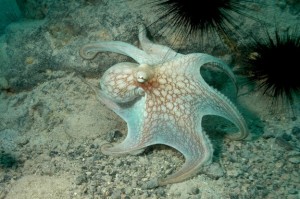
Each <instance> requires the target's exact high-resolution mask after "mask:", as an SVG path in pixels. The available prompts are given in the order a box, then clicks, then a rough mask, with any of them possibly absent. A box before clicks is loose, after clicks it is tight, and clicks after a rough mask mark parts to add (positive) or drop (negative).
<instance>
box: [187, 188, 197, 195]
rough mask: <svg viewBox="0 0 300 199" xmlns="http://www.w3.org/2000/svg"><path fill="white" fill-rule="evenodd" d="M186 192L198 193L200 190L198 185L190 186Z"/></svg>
mask: <svg viewBox="0 0 300 199" xmlns="http://www.w3.org/2000/svg"><path fill="white" fill-rule="evenodd" d="M188 193H189V194H192V195H198V194H199V193H200V190H199V188H198V187H191V188H190V190H189V191H188Z"/></svg>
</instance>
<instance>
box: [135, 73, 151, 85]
mask: <svg viewBox="0 0 300 199" xmlns="http://www.w3.org/2000/svg"><path fill="white" fill-rule="evenodd" d="M136 78H137V81H138V82H140V83H144V82H146V81H147V80H148V78H149V77H148V74H147V73H146V71H138V72H137V73H136Z"/></svg>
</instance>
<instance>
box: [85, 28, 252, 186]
mask: <svg viewBox="0 0 300 199" xmlns="http://www.w3.org/2000/svg"><path fill="white" fill-rule="evenodd" d="M139 40H140V45H141V48H142V49H143V50H141V49H139V48H137V47H135V46H132V45H130V44H127V43H124V42H120V41H102V42H98V43H93V44H87V45H85V46H83V47H82V48H81V51H80V55H81V56H82V57H83V58H85V59H93V58H94V57H95V56H96V55H97V53H99V52H105V51H110V52H115V53H120V54H123V55H127V56H130V57H132V58H133V59H134V60H135V61H136V62H137V63H129V62H123V63H119V64H116V65H114V66H112V67H111V68H109V69H108V70H107V71H106V72H105V73H104V74H103V76H102V78H101V80H100V86H101V89H100V91H99V98H100V100H101V102H103V103H104V104H106V105H107V106H108V107H109V108H110V109H112V110H113V111H114V112H115V113H116V114H118V115H119V116H120V117H122V118H123V119H124V120H125V121H126V122H127V127H128V133H127V137H126V138H125V140H124V141H123V142H122V143H120V144H117V145H115V146H111V145H110V144H106V145H103V146H102V148H101V150H102V152H103V153H104V154H107V155H120V154H129V153H135V152H140V151H142V150H143V149H144V148H145V147H147V146H150V145H154V144H165V145H168V146H170V147H173V148H175V149H176V150H178V151H180V152H181V153H182V154H183V155H184V157H185V163H184V164H183V166H182V167H181V168H180V169H179V170H178V171H176V172H175V173H173V174H171V175H169V176H167V177H166V178H163V179H159V180H158V185H166V184H169V183H177V182H181V181H183V180H186V179H188V178H190V177H192V176H193V175H195V174H196V173H197V172H198V171H199V170H200V168H201V167H202V166H203V165H205V164H208V163H210V162H211V160H212V156H213V148H212V144H211V142H210V140H209V138H208V136H207V135H206V133H205V132H204V131H203V129H202V126H201V123H202V118H203V116H205V115H217V116H221V117H224V118H226V119H228V120H229V121H231V122H232V123H233V124H235V125H236V126H237V127H238V128H239V133H235V134H230V136H228V137H229V138H230V139H233V140H241V139H244V138H245V137H247V135H248V129H247V125H246V123H245V120H244V118H243V117H242V115H241V114H240V113H239V111H238V110H237V108H236V107H235V106H234V105H233V104H232V103H231V102H230V101H229V100H228V99H227V98H226V97H225V96H224V95H223V94H221V93H220V92H218V91H217V90H215V89H214V88H212V87H210V86H209V85H208V84H207V83H206V82H205V81H204V79H203V78H202V76H201V74H200V67H201V66H203V65H204V64H207V63H213V64H215V66H217V67H219V68H221V69H222V70H223V71H224V72H226V73H227V74H228V75H229V77H230V78H231V79H232V80H233V81H235V79H234V75H233V73H232V72H231V70H230V68H229V67H228V66H227V65H226V64H225V63H223V62H222V61H221V60H219V59H217V58H215V57H213V56H210V55H207V54H203V53H193V54H188V55H183V54H179V53H176V52H175V51H173V50H172V49H170V48H168V47H166V46H162V45H158V44H154V43H152V42H151V41H150V40H149V39H148V38H147V37H146V31H145V28H144V27H143V26H141V27H140V32H139Z"/></svg>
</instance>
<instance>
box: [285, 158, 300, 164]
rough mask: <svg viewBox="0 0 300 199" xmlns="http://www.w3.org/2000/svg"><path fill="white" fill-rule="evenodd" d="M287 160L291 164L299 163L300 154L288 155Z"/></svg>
mask: <svg viewBox="0 0 300 199" xmlns="http://www.w3.org/2000/svg"><path fill="white" fill-rule="evenodd" d="M288 160H289V161H290V162H291V163H293V164H299V163H300V156H295V157H290V158H289V159H288Z"/></svg>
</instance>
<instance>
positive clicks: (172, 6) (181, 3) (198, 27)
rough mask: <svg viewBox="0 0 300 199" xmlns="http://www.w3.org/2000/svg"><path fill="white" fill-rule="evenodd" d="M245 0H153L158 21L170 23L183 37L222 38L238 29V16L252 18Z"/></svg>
mask: <svg viewBox="0 0 300 199" xmlns="http://www.w3.org/2000/svg"><path fill="white" fill-rule="evenodd" d="M245 2H248V1H246V0H202V1H198V2H195V1H192V0H153V1H152V5H153V4H154V7H156V6H157V7H158V9H157V12H156V13H157V14H158V16H159V20H158V21H161V19H167V21H166V23H168V24H171V25H172V26H173V29H174V31H176V32H177V33H180V34H183V35H185V36H189V35H193V34H198V33H200V34H203V33H217V34H218V35H219V36H221V38H223V39H224V36H225V37H228V36H229V34H228V33H229V32H235V31H234V30H237V29H238V28H237V27H238V24H237V21H239V18H240V16H247V17H250V18H254V17H253V16H251V15H250V14H247V11H248V10H249V9H250V8H249V7H247V6H246V5H245Z"/></svg>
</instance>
